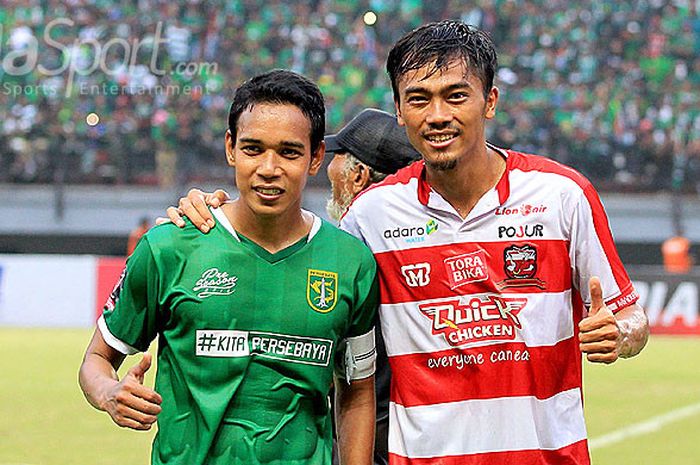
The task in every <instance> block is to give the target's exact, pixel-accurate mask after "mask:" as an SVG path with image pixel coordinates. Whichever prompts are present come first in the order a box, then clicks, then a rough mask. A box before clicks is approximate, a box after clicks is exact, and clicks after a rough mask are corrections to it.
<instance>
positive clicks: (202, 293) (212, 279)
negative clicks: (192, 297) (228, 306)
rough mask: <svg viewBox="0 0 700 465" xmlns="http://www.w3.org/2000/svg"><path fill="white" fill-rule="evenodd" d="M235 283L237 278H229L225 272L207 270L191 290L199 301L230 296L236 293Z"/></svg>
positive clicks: (213, 269) (216, 269)
mask: <svg viewBox="0 0 700 465" xmlns="http://www.w3.org/2000/svg"><path fill="white" fill-rule="evenodd" d="M237 282H238V277H237V276H229V274H228V273H227V272H225V271H219V269H218V268H209V269H208V270H207V271H205V272H204V273H202V277H201V278H199V279H198V280H197V282H196V283H195V285H194V287H193V288H192V290H193V291H194V292H196V293H197V297H199V298H200V299H204V298H206V297H211V296H213V295H231V294H233V293H234V292H235V291H236V289H235V288H236V283H237Z"/></svg>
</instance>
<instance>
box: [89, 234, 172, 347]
mask: <svg viewBox="0 0 700 465" xmlns="http://www.w3.org/2000/svg"><path fill="white" fill-rule="evenodd" d="M98 327H99V329H100V332H101V333H102V336H103V338H104V339H105V341H106V342H107V344H109V345H110V346H111V347H112V348H114V349H115V350H117V351H119V352H121V353H124V354H133V353H136V352H144V351H146V350H148V346H149V345H150V343H151V341H152V340H153V339H155V337H156V335H157V333H158V270H157V266H156V263H155V260H154V258H153V253H152V251H151V247H150V244H149V241H148V238H147V237H146V238H142V240H141V241H140V242H139V244H138V246H137V247H136V249H135V250H134V252H133V254H132V255H131V256H130V257H129V259H128V261H127V263H126V267H125V268H124V271H123V272H122V276H121V278H120V279H119V282H118V283H117V285H116V287H115V288H114V291H112V294H111V295H110V297H109V299H108V300H107V303H106V304H105V308H104V311H103V313H102V316H101V317H100V320H99V321H98Z"/></svg>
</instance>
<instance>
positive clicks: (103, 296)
mask: <svg viewBox="0 0 700 465" xmlns="http://www.w3.org/2000/svg"><path fill="white" fill-rule="evenodd" d="M125 263H126V258H123V257H100V258H99V259H98V260H97V288H96V289H95V320H97V319H98V318H99V317H100V315H102V308H103V307H104V305H105V302H106V301H107V298H108V297H109V294H110V293H111V292H112V290H113V289H114V286H116V284H117V281H119V276H120V275H121V274H122V270H123V269H124V264H125Z"/></svg>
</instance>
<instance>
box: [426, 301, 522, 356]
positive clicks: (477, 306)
mask: <svg viewBox="0 0 700 465" xmlns="http://www.w3.org/2000/svg"><path fill="white" fill-rule="evenodd" d="M526 304H527V299H525V298H506V297H501V296H498V295H492V294H487V295H481V296H473V297H470V298H469V300H468V301H467V302H466V304H463V303H462V299H447V300H443V301H439V302H431V303H429V304H422V305H419V306H418V308H420V311H421V312H422V313H423V314H424V315H425V316H427V317H428V318H429V319H430V320H431V321H432V333H433V334H434V335H438V334H441V335H442V336H443V337H444V338H445V340H446V341H447V343H448V344H450V345H451V346H455V347H458V346H463V345H465V344H470V343H473V342H481V341H512V340H514V339H515V336H516V330H519V329H522V324H521V323H520V319H519V318H518V314H519V313H520V311H521V310H522V309H523V308H524V307H525V305H526Z"/></svg>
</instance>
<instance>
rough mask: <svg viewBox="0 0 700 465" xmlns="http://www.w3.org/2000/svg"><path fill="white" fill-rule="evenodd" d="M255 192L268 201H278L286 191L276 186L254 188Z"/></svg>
mask: <svg viewBox="0 0 700 465" xmlns="http://www.w3.org/2000/svg"><path fill="white" fill-rule="evenodd" d="M253 190H254V191H255V192H257V193H258V195H259V196H260V198H262V199H263V200H267V201H274V200H277V199H279V198H280V197H281V196H282V194H284V189H282V188H281V187H276V186H253Z"/></svg>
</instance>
